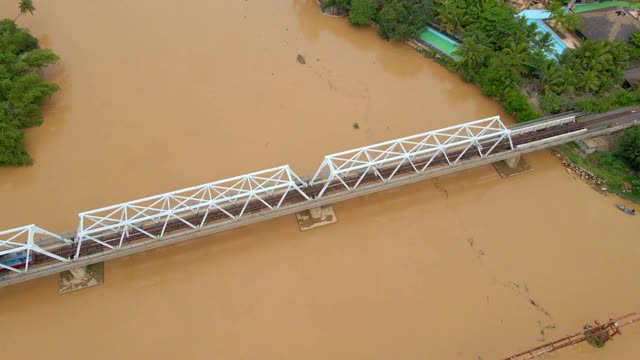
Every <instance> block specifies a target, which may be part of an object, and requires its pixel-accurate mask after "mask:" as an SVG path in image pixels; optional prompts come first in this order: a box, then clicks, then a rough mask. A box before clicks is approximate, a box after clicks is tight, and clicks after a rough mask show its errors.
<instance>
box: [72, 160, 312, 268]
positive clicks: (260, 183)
mask: <svg viewBox="0 0 640 360" xmlns="http://www.w3.org/2000/svg"><path fill="white" fill-rule="evenodd" d="M306 186H307V185H306V183H305V182H303V181H302V180H301V179H300V178H299V177H298V175H296V174H295V173H294V172H293V171H291V169H290V168H289V166H288V165H284V166H280V167H277V168H273V169H268V170H263V171H258V172H254V173H251V174H247V175H242V176H237V177H233V178H230V179H225V180H220V181H216V182H212V183H208V184H203V185H199V186H194V187H190V188H186V189H182V190H178V191H173V192H169V193H166V194H162V195H156V196H151V197H147V198H144V199H139V200H134V201H129V202H126V203H122V204H117V205H112V206H108V207H104V208H101V209H96V210H91V211H86V212H83V213H80V214H79V216H80V224H79V226H78V235H77V238H76V242H77V249H76V253H75V258H76V259H77V258H78V257H80V252H81V249H82V244H83V243H84V242H87V241H93V242H95V243H97V244H100V245H102V246H103V247H106V248H109V249H117V248H120V247H121V246H122V244H123V243H124V242H125V241H126V240H128V239H129V237H131V235H133V234H136V235H140V234H143V235H145V236H147V237H149V238H152V239H155V240H160V239H162V238H163V237H164V236H165V235H166V234H167V232H168V230H170V229H171V228H173V227H170V225H171V224H174V223H176V222H180V223H182V224H184V225H181V227H185V225H186V229H187V230H195V229H198V228H200V227H202V226H204V225H205V224H206V223H207V221H208V220H212V219H209V215H210V214H211V213H213V212H215V213H216V214H218V215H219V214H223V218H226V219H227V220H230V221H233V220H237V219H239V218H241V217H242V216H243V215H244V214H245V213H246V211H247V207H248V205H249V204H251V203H253V202H256V201H257V202H260V203H261V204H263V205H264V207H266V208H268V209H271V210H273V209H277V208H279V207H280V206H281V205H282V203H283V202H284V200H285V198H286V197H287V195H289V193H290V192H296V193H298V194H299V195H300V196H302V197H303V198H305V199H307V200H308V199H309V198H308V197H307V195H306V194H305V193H304V192H303V191H302V188H303V187H306ZM221 223H224V222H219V223H218V224H221ZM168 227H169V228H168ZM114 237H116V238H114ZM138 237H139V236H138ZM105 239H110V241H105ZM114 240H115V241H114Z"/></svg>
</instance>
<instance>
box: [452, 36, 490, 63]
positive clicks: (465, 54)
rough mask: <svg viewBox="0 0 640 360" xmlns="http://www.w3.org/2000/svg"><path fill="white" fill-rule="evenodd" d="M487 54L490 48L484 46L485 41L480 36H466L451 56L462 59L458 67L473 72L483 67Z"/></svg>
mask: <svg viewBox="0 0 640 360" xmlns="http://www.w3.org/2000/svg"><path fill="white" fill-rule="evenodd" d="M489 52H491V48H490V47H489V46H487V45H485V40H484V39H483V38H482V37H481V36H468V37H464V39H462V42H461V43H460V46H458V49H457V50H456V51H454V52H453V55H454V56H459V57H461V58H462V60H461V62H460V65H461V66H462V67H463V68H467V69H470V70H474V69H476V68H477V67H478V66H480V65H484V63H485V61H486V58H487V56H488V54H489Z"/></svg>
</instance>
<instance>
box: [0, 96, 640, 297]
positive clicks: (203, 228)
mask: <svg viewBox="0 0 640 360" xmlns="http://www.w3.org/2000/svg"><path fill="white" fill-rule="evenodd" d="M638 112H640V108H630V109H623V110H618V111H614V112H611V113H606V114H595V115H586V114H582V113H578V114H575V113H573V114H561V115H558V116H554V117H548V118H545V119H541V120H539V121H534V122H531V123H525V124H518V125H516V126H513V127H511V128H510V129H511V130H513V134H514V136H513V137H512V142H513V148H512V146H511V144H510V143H509V141H508V140H507V139H502V140H500V141H499V143H498V144H497V145H496V146H495V150H494V151H493V152H492V153H491V154H489V155H487V156H481V155H480V154H478V153H477V152H471V151H469V152H464V151H463V150H457V151H453V152H450V153H449V154H447V155H448V158H451V157H456V158H457V157H459V158H460V160H459V161H458V162H456V163H455V164H454V165H449V160H448V158H447V155H442V154H441V155H438V156H436V157H428V156H425V157H423V158H416V159H414V161H413V163H412V164H409V163H407V164H404V165H403V164H400V165H398V166H396V165H395V164H394V165H393V166H389V167H381V168H379V169H377V172H378V173H379V174H376V173H373V172H372V173H369V174H363V175H362V176H360V174H357V175H349V176H345V177H344V178H342V179H339V181H334V182H331V183H330V184H323V183H320V184H315V185H309V186H307V187H305V188H303V189H302V191H303V192H304V194H301V193H300V192H295V191H293V192H288V193H286V194H284V195H282V194H273V195H271V196H267V197H265V198H264V199H256V200H252V201H249V202H247V205H245V206H242V205H240V204H237V205H230V206H226V207H224V208H219V209H213V210H211V211H207V212H206V213H205V212H204V211H201V212H197V211H196V212H194V214H193V215H191V216H190V217H186V218H184V219H174V220H171V221H168V222H167V224H166V225H163V224H161V223H159V224H148V225H144V226H141V227H140V228H139V229H137V228H136V229H131V230H129V231H128V232H127V234H126V235H127V236H124V235H123V234H122V233H121V232H120V233H117V232H116V233H113V232H112V233H109V234H107V233H105V234H103V235H96V238H97V239H98V240H99V241H100V242H82V243H80V244H79V245H78V244H77V242H74V243H70V244H66V245H60V246H57V247H53V248H50V249H47V250H48V251H49V252H50V253H52V254H54V255H55V256H57V257H60V258H62V259H64V260H65V261H63V262H56V261H53V259H52V258H51V257H50V256H45V255H43V254H39V253H36V254H35V255H34V256H33V259H32V262H31V264H30V267H29V269H28V271H24V272H19V273H9V272H8V271H6V270H4V271H0V286H6V285H10V284H14V283H18V282H23V281H27V280H31V279H35V278H38V277H42V276H47V275H50V274H54V273H58V272H61V271H65V270H69V269H72V268H75V267H79V266H85V265H89V264H93V263H97V262H101V261H105V260H109V259H113V258H117V257H121V256H126V255H130V254H133V253H137V252H141V251H145V250H149V249H153V248H157V247H161V246H165V245H169V244H173V243H177V242H181V241H186V240H189V239H193V238H196V237H200V236H205V235H209V234H213V233H217V232H221V231H226V230H229V229H233V228H236V227H240V226H244V225H247V224H251V223H255V222H259V221H264V220H268V219H271V218H275V217H279V216H284V215H288V214H292V213H295V212H298V211H301V210H307V209H310V208H314V207H318V206H322V205H327V204H332V203H335V202H339V201H344V200H348V199H351V198H354V197H358V196H362V195H366V194H370V193H374V192H378V191H384V190H387V189H391V188H395V187H399V186H403V185H407V184H410V183H414V182H417V181H421V180H426V179H430V178H434V177H438V176H442V175H446V174H450V173H454V172H458V171H462V170H466V169H470V168H474V167H478V166H482V165H486V164H490V163H493V162H496V161H500V160H505V159H508V158H511V157H514V156H518V155H522V154H525V153H529V152H533V151H537V150H541V149H546V148H549V147H553V146H557V145H561V144H564V143H567V142H571V141H576V140H581V139H585V138H589V137H594V136H599V135H603V134H607V133H611V132H614V131H618V130H621V129H624V128H626V127H630V126H633V125H634V124H637V123H638V119H640V115H637V113H638ZM567 115H570V116H571V117H572V118H571V119H573V117H574V116H575V120H572V121H569V120H566V119H567ZM544 124H548V125H549V127H545V126H544ZM427 162H429V163H430V164H431V166H430V167H429V168H428V169H427V170H426V171H424V172H422V173H416V172H415V171H414V170H415V167H416V166H420V165H424V164H426V163H427ZM392 172H393V174H395V177H393V178H391V179H390V180H388V181H381V179H380V176H378V175H381V176H383V177H385V176H388V175H389V174H391V173H392ZM354 184H359V186H357V187H355V188H353V189H350V190H348V189H347V188H346V187H345V186H349V185H354ZM325 185H327V186H326V189H325V193H324V194H323V195H322V196H321V197H317V196H318V195H319V194H320V193H321V191H322V188H323V187H325ZM279 195H282V197H279ZM305 195H306V196H305ZM277 202H281V203H282V205H281V206H280V207H278V208H274V209H271V208H270V207H269V205H271V206H272V207H273V206H274V205H276V203H277ZM242 212H246V214H245V215H244V216H243V217H238V218H237V219H230V218H229V217H228V215H229V214H231V215H236V216H237V215H238V214H241V213H242ZM197 225H200V226H197ZM194 227H196V228H194ZM160 233H163V234H164V235H163V237H162V238H159V239H154V238H153V237H151V236H150V235H152V236H157V235H158V234H160ZM68 238H72V239H71V240H74V239H73V236H70V237H68ZM39 243H40V244H46V243H53V240H51V239H46V240H43V241H42V242H39ZM103 244H107V245H109V246H114V248H113V249H111V248H108V247H105V245H103ZM0 245H1V242H0ZM116 245H119V247H116ZM0 250H1V249H0ZM76 252H77V254H78V255H79V256H78V257H77V258H73V256H74V254H75V253H76ZM67 259H68V260H67Z"/></svg>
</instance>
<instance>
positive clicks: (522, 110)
mask: <svg viewBox="0 0 640 360" xmlns="http://www.w3.org/2000/svg"><path fill="white" fill-rule="evenodd" d="M502 106H504V109H505V110H507V111H508V112H509V113H511V114H513V115H514V116H515V117H516V119H517V120H518V121H529V120H533V119H537V118H540V117H542V115H540V114H539V113H538V112H537V111H536V109H534V108H533V105H531V103H530V102H529V99H527V97H526V96H524V95H523V94H522V93H521V92H520V91H517V90H511V91H509V92H508V93H507V95H506V96H505V97H504V100H503V101H502Z"/></svg>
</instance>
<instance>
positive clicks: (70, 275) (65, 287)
mask: <svg viewBox="0 0 640 360" xmlns="http://www.w3.org/2000/svg"><path fill="white" fill-rule="evenodd" d="M102 283H104V263H103V262H101V263H97V264H91V265H87V266H80V267H77V268H73V269H71V270H67V271H63V272H61V273H60V283H59V284H60V285H59V287H58V294H66V293H68V292H72V291H76V290H81V289H86V288H88V287H92V286H96V285H100V284H102Z"/></svg>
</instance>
